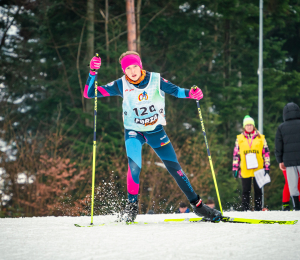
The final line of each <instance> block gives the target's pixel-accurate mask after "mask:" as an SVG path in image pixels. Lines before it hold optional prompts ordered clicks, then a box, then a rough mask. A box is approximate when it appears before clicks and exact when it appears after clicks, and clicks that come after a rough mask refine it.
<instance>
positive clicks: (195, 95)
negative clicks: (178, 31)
mask: <svg viewBox="0 0 300 260" xmlns="http://www.w3.org/2000/svg"><path fill="white" fill-rule="evenodd" d="M188 98H191V99H197V100H200V99H202V98H203V93H202V90H201V89H200V88H198V87H192V88H191V90H190V92H189V97H188Z"/></svg>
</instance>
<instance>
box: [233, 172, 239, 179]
mask: <svg viewBox="0 0 300 260" xmlns="http://www.w3.org/2000/svg"><path fill="white" fill-rule="evenodd" d="M238 173H239V172H238V171H232V174H233V177H234V178H235V179H236V178H237V177H238Z"/></svg>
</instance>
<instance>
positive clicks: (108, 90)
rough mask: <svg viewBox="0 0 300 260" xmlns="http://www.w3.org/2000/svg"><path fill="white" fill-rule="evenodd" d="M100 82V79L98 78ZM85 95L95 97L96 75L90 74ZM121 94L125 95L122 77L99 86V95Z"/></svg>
mask: <svg viewBox="0 0 300 260" xmlns="http://www.w3.org/2000/svg"><path fill="white" fill-rule="evenodd" d="M98 82H99V80H98ZM83 96H84V97H85V98H94V97H95V75H91V74H89V77H88V79H87V82H86V84H85V88H84V93H83ZM110 96H121V97H123V83H122V79H117V80H115V81H112V82H110V83H108V84H106V85H103V86H98V87H97V97H99V98H101V97H110Z"/></svg>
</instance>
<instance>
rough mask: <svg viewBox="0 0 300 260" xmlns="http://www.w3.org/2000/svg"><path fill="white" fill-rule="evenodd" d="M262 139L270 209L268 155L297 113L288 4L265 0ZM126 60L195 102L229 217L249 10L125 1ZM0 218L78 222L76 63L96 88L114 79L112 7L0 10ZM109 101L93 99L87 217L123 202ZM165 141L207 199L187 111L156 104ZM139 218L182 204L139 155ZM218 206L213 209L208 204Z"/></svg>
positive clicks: (299, 13)
mask: <svg viewBox="0 0 300 260" xmlns="http://www.w3.org/2000/svg"><path fill="white" fill-rule="evenodd" d="M263 11H264V28H263V30H264V45H263V48H264V51H263V59H264V70H263V76H264V81H263V82H264V92H263V93H264V128H263V132H264V134H265V135H266V139H267V142H268V145H269V148H270V154H271V170H270V176H271V179H272V182H271V183H270V184H268V185H266V187H265V205H266V206H267V207H268V208H269V209H271V210H279V209H280V208H281V196H282V189H283V185H284V177H283V175H282V172H281V171H280V169H279V167H278V164H277V162H276V160H275V155H274V149H275V147H274V146H275V144H274V139H275V133H276V130H277V127H278V125H279V124H280V123H282V121H283V118H282V110H283V107H284V105H285V104H286V103H288V102H295V103H297V104H298V105H300V1H299V0H265V1H264V9H263ZM135 17H136V32H137V50H138V51H139V52H140V53H141V57H142V60H143V66H144V69H146V70H148V71H155V72H160V73H161V75H162V76H163V77H164V78H166V79H167V80H169V81H171V82H172V83H174V84H176V85H178V86H180V87H183V88H190V87H191V86H193V85H197V86H199V87H200V88H201V89H202V90H203V92H204V99H203V100H201V102H200V104H201V109H202V113H203V117H204V124H205V128H206V133H207V136H208V143H209V146H210V150H211V155H212V161H213V164H214V168H215V172H216V177H217V183H218V187H219V192H220V196H221V202H222V207H223V209H225V210H229V209H236V210H239V207H240V203H241V197H240V196H241V183H240V180H235V179H234V178H233V176H232V171H231V168H232V154H233V148H234V143H235V139H236V135H237V134H239V133H240V132H241V127H242V120H243V118H244V116H245V115H247V114H249V115H250V116H252V117H253V118H254V119H255V122H256V124H257V122H258V120H257V119H258V75H257V71H258V35H259V1H258V0H256V1H253V0H244V1H238V0H210V1H207V0H201V1H199V0H184V1H181V0H171V1H170V0H159V1H158V0H151V1H150V0H137V1H136V3H135ZM0 38H1V43H0V55H1V56H0V63H1V64H0V81H1V82H0V131H1V132H0V138H1V139H0V145H1V147H0V148H1V150H0V216H1V217H9V216H10V217H18V216H46V215H56V216H61V215H69V216H70V215H74V216H75V215H88V214H90V202H91V200H90V196H91V182H92V169H91V168H92V167H91V166H92V140H93V128H92V125H93V123H92V122H93V106H94V100H87V99H84V98H83V96H82V93H83V89H84V86H85V81H86V79H87V77H88V72H89V69H88V67H87V65H88V63H89V60H90V59H91V58H92V57H93V56H94V53H95V52H97V53H99V54H100V57H101V58H102V66H101V69H100V70H99V76H98V82H99V84H100V85H104V84H107V83H108V82H111V81H113V80H115V79H117V78H119V77H121V76H122V70H121V68H120V64H119V62H118V58H119V56H120V54H121V53H122V52H125V51H127V20H126V1H124V0H114V1H111V0H98V1H97V0H76V1H74V0H55V1H49V0H48V1H47V0H43V1H42V0H36V1H28V0H2V1H0ZM121 115H122V100H121V98H120V97H109V98H103V99H100V100H98V117H97V159H96V186H95V196H96V197H95V214H110V213H112V212H115V211H117V210H118V209H119V208H120V207H122V205H123V204H124V199H125V198H126V174H127V158H126V153H125V146H124V128H123V124H122V116H121ZM166 117H167V122H168V124H167V126H166V132H167V133H168V135H169V137H170V139H171V141H172V143H173V146H174V148H175V150H176V153H177V156H178V159H179V162H180V163H181V166H182V168H183V169H184V171H185V172H186V173H187V175H188V177H189V179H190V181H191V182H192V185H193V187H194V188H195V190H196V191H197V192H198V193H200V194H201V196H202V198H203V199H204V201H205V200H207V199H208V198H214V200H215V201H216V203H217V197H216V192H215V188H214V183H213V180H212V175H211V170H210V166H209V161H208V157H207V152H206V147H205V143H204V139H203V135H202V131H201V125H200V121H199V117H198V114H197V106H196V103H195V102H194V101H192V100H182V99H176V98H173V97H172V96H169V95H167V97H166ZM139 201H140V213H147V212H148V210H149V209H152V210H154V211H155V213H162V212H164V213H167V212H174V211H175V210H176V209H177V208H178V205H179V203H180V202H181V201H185V202H187V201H186V198H185V196H184V195H183V193H182V192H181V191H180V190H179V188H178V187H177V185H176V183H175V181H174V180H173V179H172V177H171V176H170V175H169V174H168V172H167V171H166V169H164V168H163V167H161V161H160V160H159V158H158V157H157V156H156V154H155V153H154V152H153V151H152V150H151V149H150V148H149V147H148V146H144V148H143V168H142V172H141V176H140V196H139ZM217 207H218V205H217Z"/></svg>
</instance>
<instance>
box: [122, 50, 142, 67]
mask: <svg viewBox="0 0 300 260" xmlns="http://www.w3.org/2000/svg"><path fill="white" fill-rule="evenodd" d="M130 54H134V55H137V56H139V57H141V56H140V54H138V53H137V52H135V51H126V52H123V53H122V54H121V56H120V58H119V62H120V64H121V60H122V59H123V58H124V57H125V56H127V55H130Z"/></svg>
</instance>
